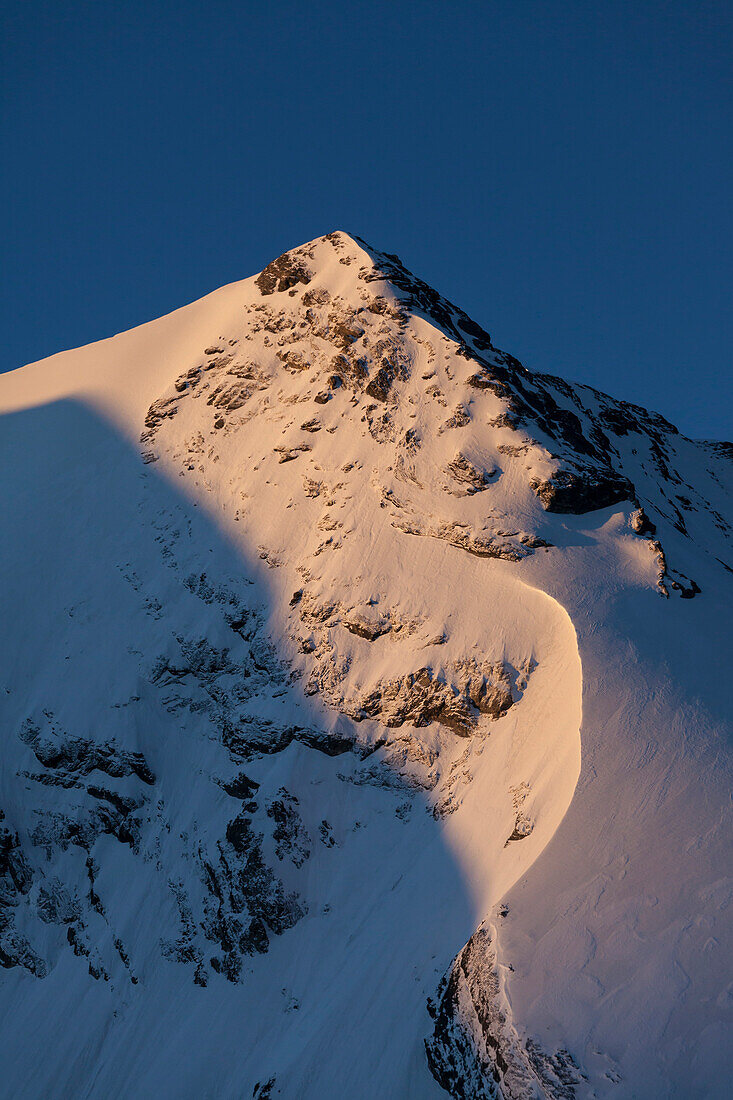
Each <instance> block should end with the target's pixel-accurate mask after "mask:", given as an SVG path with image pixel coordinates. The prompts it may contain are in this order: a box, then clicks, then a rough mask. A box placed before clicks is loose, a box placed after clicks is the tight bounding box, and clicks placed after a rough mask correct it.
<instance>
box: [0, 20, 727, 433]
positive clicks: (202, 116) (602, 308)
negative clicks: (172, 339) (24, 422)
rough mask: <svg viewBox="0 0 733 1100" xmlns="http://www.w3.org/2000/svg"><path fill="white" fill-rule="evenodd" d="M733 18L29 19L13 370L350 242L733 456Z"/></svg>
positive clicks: (12, 172)
mask: <svg viewBox="0 0 733 1100" xmlns="http://www.w3.org/2000/svg"><path fill="white" fill-rule="evenodd" d="M731 10H732V9H731V7H730V4H729V3H728V2H727V0H724V2H718V0H710V2H708V0H689V2H683V0H666V2H662V0H658V2H654V0H635V2H626V0H597V2H596V3H593V2H592V0H551V2H543V0H501V2H492V0H482V2H470V0H456V2H449V0H444V2H442V3H436V2H433V0H416V2H414V3H408V2H406V0H402V2H400V0H394V2H392V3H383V2H380V0H372V2H368V3H367V2H350V0H341V2H340V3H302V2H283V3H277V2H270V3H262V2H259V3H250V2H247V0H240V2H238V3H236V2H231V3H227V2H218V0H211V2H209V3H190V2H188V0H178V2H177V3H172V2H168V0H166V2H155V0H146V2H145V3H141V2H137V0H125V2H124V3H118V4H112V3H107V2H105V0H94V2H89V3H83V2H74V0H65V2H63V3H61V2H46V3H39V2H36V0H25V2H23V3H17V2H11V3H8V2H7V0H6V3H5V4H3V6H2V19H3V24H4V30H3V34H2V39H3V46H2V57H1V58H0V80H1V81H2V86H3V109H2V110H3V117H2V144H3V149H4V163H5V171H4V172H3V175H2V183H1V184H0V189H1V194H0V198H1V200H2V217H3V222H4V231H3V237H4V252H5V259H4V265H3V266H4V275H3V289H2V311H3V345H2V346H3V351H2V368H3V369H9V368H11V367H15V366H18V365H20V364H21V363H24V362H28V361H29V360H33V359H37V358H40V357H42V356H45V355H49V354H51V353H53V352H55V351H59V350H61V349H63V348H67V347H73V346H75V345H78V344H84V343H88V342H90V341H92V340H97V339H99V338H101V337H104V336H108V335H111V334H112V333H114V332H117V331H120V330H122V329H126V328H129V327H131V326H132V325H135V324H138V323H140V322H142V321H145V320H148V319H150V318H151V317H154V316H158V315H160V314H162V313H165V312H167V311H169V310H171V309H174V308H176V307H177V306H179V305H182V304H184V303H185V302H187V301H190V300H193V299H195V298H198V297H200V296H201V295H203V294H205V293H207V292H208V291H210V290H212V289H214V288H215V287H216V286H219V285H221V284H223V283H227V282H231V281H232V280H234V279H239V278H243V277H244V276H246V275H250V274H252V273H254V272H255V271H257V270H259V269H260V268H262V267H263V266H264V264H265V263H267V262H268V260H270V259H271V258H273V257H274V256H275V255H277V254H278V253H279V252H281V251H283V250H284V249H286V248H288V247H291V246H293V245H295V244H299V243H302V242H303V241H305V240H309V239H310V238H312V237H315V236H320V235H321V234H323V233H326V232H328V231H329V230H331V229H336V228H340V229H345V230H347V231H351V232H354V233H357V234H359V235H360V236H362V237H364V238H365V239H366V240H368V241H370V242H371V243H372V244H374V245H376V246H377V247H380V248H382V249H384V250H386V251H390V252H398V253H399V254H400V256H401V257H402V259H403V261H404V262H405V263H406V264H407V266H408V267H410V268H412V269H413V270H414V271H415V272H416V273H417V274H419V275H420V276H422V277H423V278H424V279H426V280H427V281H428V282H430V283H432V284H433V285H434V286H436V287H437V288H438V289H439V290H441V291H442V292H443V293H444V294H446V295H447V296H448V297H449V298H452V299H453V300H454V301H455V302H457V303H458V304H460V305H461V306H462V307H463V308H464V309H466V310H467V311H468V312H469V313H470V314H472V315H473V316H474V317H475V318H476V319H477V320H478V321H480V322H481V323H482V324H483V325H484V326H485V327H486V328H487V329H488V330H489V332H490V333H491V334H492V336H493V338H494V340H495V342H496V343H497V344H498V345H499V346H503V347H505V348H506V349H507V350H509V351H511V352H512V353H513V354H515V355H517V356H518V357H519V358H520V359H522V361H523V362H524V363H525V364H526V365H527V366H529V367H530V368H532V367H534V368H536V369H539V370H545V371H551V372H554V373H558V374H562V375H564V376H565V377H567V378H569V379H577V380H581V381H584V382H588V383H590V384H591V385H594V386H597V387H599V388H601V389H604V390H606V391H608V392H610V393H612V394H614V395H615V396H619V397H623V398H626V399H628V400H633V401H636V402H638V403H640V404H643V405H647V406H649V407H651V408H654V409H657V410H659V411H661V412H662V413H664V414H665V415H666V416H667V417H669V418H670V419H671V420H673V421H674V422H675V423H677V424H678V426H679V427H680V428H681V429H682V430H683V431H685V432H686V433H687V434H689V435H692V436H717V437H730V436H731V435H732V434H733V426H732V425H731V405H732V404H733V383H732V382H731V370H730V366H729V349H730V344H731V310H730V297H731V282H732V280H731V237H732V234H731V203H730V196H731V194H733V178H732V176H733V172H732V171H731V165H732V163H733V157H732V155H731V99H732V96H731V58H732V50H731V40H732V31H731Z"/></svg>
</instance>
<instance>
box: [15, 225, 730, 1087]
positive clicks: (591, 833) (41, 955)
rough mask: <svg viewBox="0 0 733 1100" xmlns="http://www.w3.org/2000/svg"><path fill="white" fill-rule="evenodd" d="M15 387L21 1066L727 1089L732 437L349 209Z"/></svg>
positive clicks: (298, 1083)
mask: <svg viewBox="0 0 733 1100" xmlns="http://www.w3.org/2000/svg"><path fill="white" fill-rule="evenodd" d="M0 411H3V412H4V415H3V416H2V418H1V419H0V449H1V450H2V455H3V469H4V471H5V477H4V479H3V490H2V491H3V502H2V511H3V517H4V519H3V525H2V533H1V542H0V553H1V559H0V560H1V561H2V566H3V577H4V584H3V593H2V618H3V622H4V624H5V626H6V628H5V630H4V632H3V641H2V645H3V654H2V669H3V673H2V679H1V680H0V692H1V694H0V705H1V707H2V710H1V711H0V717H1V719H2V730H3V757H2V769H1V771H0V812H1V813H2V815H3V816H2V818H0V964H1V966H2V968H3V969H2V971H1V972H0V982H1V984H0V989H1V992H0V999H1V1000H2V1005H3V1009H2V1011H3V1013H4V1024H3V1029H2V1032H3V1037H2V1040H0V1043H1V1044H2V1048H3V1061H4V1064H5V1065H6V1066H7V1067H8V1072H7V1085H6V1086H5V1087H7V1089H8V1090H9V1091H8V1093H7V1094H8V1095H18V1094H19V1093H21V1092H22V1093H23V1094H24V1095H27V1096H45V1095H63V1096H66V1095H68V1096H75V1097H76V1096H105V1097H107V1096H121V1097H122V1096H133V1095H164V1096H165V1095H170V1096H173V1095H175V1096H191V1097H194V1096H196V1097H198V1096H209V1095H210V1096H232V1097H234V1096H252V1097H260V1098H262V1097H275V1096H282V1097H312V1098H316V1097H318V1098H322V1097H343V1096H349V1097H371V1096H374V1095H389V1096H395V1097H428V1096H436V1097H437V1096H440V1095H446V1093H448V1094H450V1095H452V1096H454V1097H469V1096H470V1097H479V1098H480V1097H504V1098H505V1100H509V1098H519V1097H537V1096H546V1097H551V1098H554V1097H581V1096H591V1095H593V1096H599V1097H600V1096H606V1095H608V1096H614V1097H620V1096H632V1095H633V1096H650V1097H651V1096H657V1095H677V1094H679V1095H687V1096H692V1095H714V1094H715V1093H714V1089H715V1088H716V1087H717V1086H718V1084H719V1082H721V1081H723V1080H724V1073H725V1072H726V1071H725V1067H724V1064H723V1059H724V1050H723V1046H722V1044H721V1042H720V1039H721V1036H722V1035H723V1033H724V1031H723V1029H724V1027H725V1019H726V1016H725V1014H726V1012H727V1011H728V1001H727V999H726V998H727V996H728V994H727V993H726V988H725V982H724V981H723V977H722V974H723V971H722V968H721V966H720V962H719V960H720V958H721V957H722V956H723V954H724V952H725V950H726V943H729V939H728V940H727V939H726V937H727V936H729V932H730V928H729V923H728V922H727V921H726V916H725V914H726V899H727V898H728V893H727V892H726V887H725V885H724V882H725V879H724V867H725V859H726V846H727V843H728V837H729V833H728V832H727V821H726V818H725V817H724V816H723V812H724V809H725V805H726V797H727V796H726V785H727V784H728V783H729V778H730V776H729V771H730V756H729V734H728V731H727V727H726V724H725V717H726V713H727V711H726V707H727V700H726V698H725V691H724V685H723V684H721V677H720V671H721V661H722V653H723V652H724V644H725V641H724V635H725V614H724V611H723V610H722V609H724V608H725V606H726V604H725V601H726V599H729V593H730V569H729V556H730V528H729V527H728V523H727V520H726V518H725V517H726V514H727V513H726V509H728V511H729V501H730V495H729V494H730V473H729V468H730V456H729V452H728V448H727V445H724V444H712V443H696V442H693V441H690V440H686V439H684V437H682V436H680V435H679V433H677V432H676V430H675V429H674V428H673V427H672V426H671V425H669V424H667V423H666V422H665V421H664V420H663V419H662V418H661V417H659V416H658V415H656V414H653V413H648V412H646V411H645V410H643V409H639V408H637V407H635V406H631V405H628V404H625V403H623V402H619V401H616V400H614V399H612V398H610V397H607V396H606V395H604V394H600V393H598V392H596V391H593V390H590V389H588V387H582V386H572V385H570V384H569V383H567V382H564V381H563V380H561V379H557V378H552V377H550V376H546V375H537V374H534V375H532V374H530V373H529V372H527V371H525V370H524V368H523V367H522V366H521V364H519V363H518V362H517V361H516V360H515V359H513V358H512V357H511V356H509V355H507V354H506V353H504V352H502V351H500V350H499V349H496V348H495V347H494V346H493V344H492V342H491V339H490V337H489V335H488V334H487V333H486V332H484V331H483V330H482V329H481V328H480V327H479V326H477V325H476V324H475V323H474V322H472V321H471V319H470V318H468V317H467V316H466V315H465V314H464V313H463V312H462V311H461V310H460V309H458V308H457V307H455V306H454V305H452V304H451V303H450V302H447V301H446V300H445V299H444V298H442V296H441V295H439V294H438V293H437V292H436V291H434V290H432V288H430V287H428V286H427V285H426V284H424V283H422V282H421V281H420V280H419V279H417V278H416V277H415V276H413V275H412V274H411V273H409V272H407V271H406V270H405V269H404V267H403V266H402V265H401V263H400V262H399V260H398V258H397V257H394V256H390V255H387V254H382V253H379V252H377V251H376V250H374V249H370V248H368V247H367V246H366V245H364V243H363V242H361V241H359V240H357V239H354V238H350V237H348V236H347V235H346V234H341V233H336V234H329V235H328V236H327V237H325V238H322V239H320V240H319V241H314V242H311V243H310V244H309V245H305V246H302V247H301V248H299V249H294V250H293V251H292V252H290V253H286V254H285V255H284V256H282V257H279V258H278V259H277V260H275V261H273V263H272V264H270V265H268V267H267V268H265V270H264V271H263V272H262V273H261V274H260V275H259V276H257V277H255V278H253V279H250V280H245V281H244V282H242V283H238V284H233V285H232V286H230V287H225V288H223V289H222V290H220V291H217V292H215V293H214V294H213V295H210V296H209V297H208V298H207V299H203V300H202V301H201V302H198V303H194V304H193V305H192V306H189V307H186V308H184V309H183V310H179V311H178V312H177V313H175V314H172V315H170V316H169V317H166V318H162V319H161V320H160V321H155V322H151V323H150V324H149V325H146V326H142V327H141V328H140V329H137V330H133V331H132V332H130V333H125V334H122V335H120V336H117V337H114V338H113V339H112V340H109V341H103V342H102V343H100V344H97V345H90V346H89V347H88V348H84V349H80V350H79V351H77V352H69V353H65V354H63V355H61V356H58V357H55V358H54V359H52V360H47V361H45V362H43V363H39V364H34V365H33V366H31V367H26V368H23V369H22V370H21V371H18V372H14V373H13V374H12V375H9V376H7V377H5V378H2V379H0ZM581 748H582V766H581ZM693 915H694V919H693ZM681 975H684V979H683V978H682V977H681ZM643 1033H644V1034H647V1035H651V1036H652V1037H653V1039H652V1044H651V1047H650V1046H649V1044H648V1043H647V1044H644V1043H642V1041H641V1038H640V1036H641V1035H642V1034H643ZM693 1050H694V1055H693V1053H692V1051H693ZM39 1051H43V1056H42V1057H39ZM683 1087H684V1088H686V1089H687V1090H688V1091H687V1092H675V1090H676V1089H678V1088H683ZM696 1089H697V1090H698V1091H697V1092H695V1090H696ZM705 1090H707V1092H706V1091H705ZM711 1090H712V1091H711Z"/></svg>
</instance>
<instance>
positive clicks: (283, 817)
mask: <svg viewBox="0 0 733 1100" xmlns="http://www.w3.org/2000/svg"><path fill="white" fill-rule="evenodd" d="M279 794H280V797H279V798H276V799H273V800H272V801H271V802H270V804H269V806H268V807H267V816H268V817H271V818H272V819H273V821H274V822H275V828H274V829H273V832H272V839H273V840H274V841H275V855H276V856H277V858H278V859H281V860H282V859H284V858H285V856H288V858H289V859H290V860H291V861H292V863H293V864H294V865H295V866H296V867H302V866H303V864H304V863H305V861H306V860H307V859H308V858H309V856H310V854H311V841H310V837H309V836H308V831H307V830H306V828H305V826H304V825H303V821H302V819H301V816H300V814H299V813H298V810H297V805H298V799H297V798H295V796H294V795H291V794H289V793H288V791H286V790H285V788H284V787H282V788H281V789H280V792H279Z"/></svg>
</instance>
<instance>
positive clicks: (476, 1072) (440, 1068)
mask: <svg viewBox="0 0 733 1100" xmlns="http://www.w3.org/2000/svg"><path fill="white" fill-rule="evenodd" d="M428 1008H429V1011H431V1015H432V1017H433V1020H434V1021H435V1024H434V1028H433V1034H432V1035H431V1037H430V1038H429V1039H426V1040H425V1049H426V1052H427V1056H428V1064H429V1066H430V1070H431V1072H432V1074H433V1076H434V1077H435V1079H436V1081H437V1082H438V1083H439V1084H440V1085H441V1086H442V1087H443V1088H444V1089H445V1090H446V1092H447V1093H449V1095H450V1096H452V1097H455V1098H456V1100H536V1097H537V1096H542V1097H543V1098H545V1100H575V1096H576V1086H577V1085H578V1084H580V1082H581V1080H582V1077H581V1074H580V1071H579V1070H578V1067H577V1066H576V1064H575V1062H574V1061H573V1058H572V1056H571V1055H570V1053H569V1052H568V1051H566V1050H561V1051H557V1052H556V1053H555V1054H554V1055H548V1054H546V1053H545V1052H544V1051H543V1050H542V1048H541V1046H540V1044H539V1043H538V1042H537V1041H536V1040H534V1039H531V1038H530V1039H528V1040H527V1041H526V1042H524V1043H523V1042H522V1041H521V1040H520V1038H519V1036H518V1034H517V1032H516V1029H515V1027H514V1025H513V1023H512V1021H511V1017H510V1014H509V1008H508V1005H507V1004H506V1001H505V999H504V997H503V995H502V991H501V984H500V981H499V976H498V971H497V958H496V949H495V947H494V945H493V944H492V941H491V935H490V933H489V931H488V929H487V928H486V927H485V926H481V927H480V928H479V929H478V930H477V931H476V932H474V934H473V936H471V939H470V940H469V941H468V943H467V944H466V946H465V947H464V948H463V950H462V951H460V952H459V954H458V955H457V957H456V959H455V961H454V962H453V964H452V965H451V967H450V969H449V970H448V972H447V974H446V975H445V977H444V978H443V980H442V982H441V985H440V988H439V990H438V999H437V1004H432V1003H430V1004H429V1006H428Z"/></svg>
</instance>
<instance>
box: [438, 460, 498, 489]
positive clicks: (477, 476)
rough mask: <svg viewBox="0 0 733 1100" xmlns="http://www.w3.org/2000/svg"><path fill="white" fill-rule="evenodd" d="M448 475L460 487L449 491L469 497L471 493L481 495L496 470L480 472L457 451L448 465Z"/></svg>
mask: <svg viewBox="0 0 733 1100" xmlns="http://www.w3.org/2000/svg"><path fill="white" fill-rule="evenodd" d="M448 473H449V474H450V475H451V477H453V478H454V480H455V481H457V482H458V484H459V486H460V488H459V489H451V490H450V491H451V492H452V493H460V494H463V495H467V496H470V495H472V494H473V493H481V492H483V490H484V489H486V488H488V486H489V485H490V483H491V479H492V477H494V475H495V474H496V470H494V469H492V470H480V469H479V468H478V467H477V466H474V464H473V463H472V462H470V461H469V460H468V459H467V458H466V456H465V455H463V454H461V452H460V451H459V452H458V454H457V455H456V457H455V458H454V459H453V461H452V462H449V463H448Z"/></svg>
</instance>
